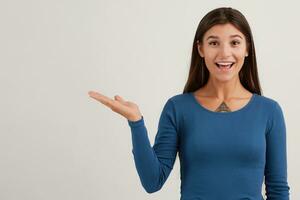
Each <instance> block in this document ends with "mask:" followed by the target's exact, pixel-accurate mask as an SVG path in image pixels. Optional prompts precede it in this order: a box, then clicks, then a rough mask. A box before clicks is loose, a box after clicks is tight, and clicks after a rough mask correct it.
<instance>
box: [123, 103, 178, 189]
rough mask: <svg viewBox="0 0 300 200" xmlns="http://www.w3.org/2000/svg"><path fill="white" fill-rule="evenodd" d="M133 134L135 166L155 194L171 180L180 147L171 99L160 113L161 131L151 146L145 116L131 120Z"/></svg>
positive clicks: (145, 183)
mask: <svg viewBox="0 0 300 200" xmlns="http://www.w3.org/2000/svg"><path fill="white" fill-rule="evenodd" d="M128 124H129V126H130V128H131V135H132V145H133V149H132V153H133V156H134V162H135V166H136V169H137V172H138V175H139V177H140V181H141V183H142V185H143V187H144V189H145V190H146V191H147V192H148V193H153V192H156V191H158V190H160V189H161V187H162V186H163V184H164V183H165V181H166V180H167V178H168V176H169V174H170V172H171V170H172V169H173V165H174V162H175V159H176V154H177V150H178V128H177V121H176V113H175V106H174V103H173V102H172V100H171V99H169V100H168V101H167V102H166V104H165V105H164V107H163V110H162V113H161V115H160V119H159V124H158V131H157V134H156V136H155V141H154V145H153V147H151V144H150V141H149V138H148V134H147V129H146V127H145V124H144V117H143V116H142V119H140V120H138V121H130V120H128Z"/></svg>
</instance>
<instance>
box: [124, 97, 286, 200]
mask: <svg viewBox="0 0 300 200" xmlns="http://www.w3.org/2000/svg"><path fill="white" fill-rule="evenodd" d="M127 121H128V124H129V126H130V129H131V136H132V145H133V149H132V153H133V157H134V162H135V166H136V169H137V172H138V175H139V178H140V181H141V183H142V185H143V187H144V188H145V190H146V191H147V192H148V193H153V192H156V191H158V190H160V189H161V187H162V186H163V185H164V183H165V181H166V180H167V178H168V176H169V174H170V172H171V170H172V168H173V165H174V162H175V159H176V155H177V152H178V157H179V160H180V179H181V186H180V193H181V198H180V199H181V200H246V199H247V200H262V199H263V196H262V184H263V181H264V182H265V185H266V188H265V189H266V190H265V194H266V196H267V200H288V199H289V190H290V187H289V185H288V182H287V153H286V127H285V121H284V116H283V112H282V109H281V107H280V105H279V104H278V102H277V101H275V100H273V99H271V98H268V97H264V96H261V95H258V94H255V93H254V94H253V96H252V97H251V99H250V101H249V102H248V103H247V104H246V105H245V106H244V107H242V108H240V109H239V110H236V111H233V112H214V111H211V110H208V109H207V108H205V107H203V106H202V105H201V104H200V103H199V102H198V101H197V100H196V98H195V96H194V94H193V93H191V92H189V93H184V94H177V95H175V96H173V97H171V98H169V99H168V100H167V102H166V103H165V105H164V107H163V110H162V113H161V116H160V119H159V123H158V131H157V134H156V136H155V142H154V145H153V147H151V144H150V141H149V138H148V134H147V129H146V127H145V124H144V117H143V116H142V119H140V120H138V121H130V120H127Z"/></svg>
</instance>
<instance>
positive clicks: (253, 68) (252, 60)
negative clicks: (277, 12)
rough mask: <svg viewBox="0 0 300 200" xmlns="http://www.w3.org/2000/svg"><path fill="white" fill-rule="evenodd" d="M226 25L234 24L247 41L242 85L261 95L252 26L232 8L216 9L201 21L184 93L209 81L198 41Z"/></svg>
mask: <svg viewBox="0 0 300 200" xmlns="http://www.w3.org/2000/svg"><path fill="white" fill-rule="evenodd" d="M226 23H230V24H232V25H233V26H235V27H236V28H237V29H238V30H239V31H241V32H242V33H243V34H244V35H245V37H246V41H247V48H248V56H247V57H245V61H244V64H243V67H242V69H241V70H240V72H239V78H240V81H241V84H242V85H243V86H244V87H245V88H246V89H247V90H249V91H250V92H252V93H256V94H258V95H261V88H260V84H259V78H258V71H257V64H256V56H255V48H254V41H253V37H252V32H251V29H250V26H249V24H248V22H247V20H246V18H245V17H244V15H243V14H242V13H241V12H240V11H238V10H236V9H233V8H231V7H221V8H217V9H214V10H212V11H210V12H209V13H207V14H206V15H205V16H204V17H203V18H202V20H201V21H200V23H199V25H198V28H197V31H196V34H195V38H194V42H193V50H192V57H191V64H190V70H189V76H188V80H187V82H186V84H185V87H184V90H183V93H187V92H194V91H196V90H197V89H199V88H201V87H202V86H204V85H205V84H206V83H207V81H208V77H209V71H208V69H207V68H206V66H205V62H204V58H202V57H201V56H200V55H199V53H198V49H197V40H199V42H200V43H202V41H203V36H204V34H205V33H206V31H208V30H209V29H210V28H211V27H213V26H214V25H217V24H226Z"/></svg>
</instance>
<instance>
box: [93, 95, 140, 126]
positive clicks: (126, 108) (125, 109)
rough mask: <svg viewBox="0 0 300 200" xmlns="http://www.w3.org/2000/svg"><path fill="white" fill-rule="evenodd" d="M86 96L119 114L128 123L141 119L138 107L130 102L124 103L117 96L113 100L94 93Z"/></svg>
mask: <svg viewBox="0 0 300 200" xmlns="http://www.w3.org/2000/svg"><path fill="white" fill-rule="evenodd" d="M88 94H89V96H90V97H92V98H93V99H96V100H97V101H99V102H100V103H102V104H104V105H106V106H107V107H109V108H110V109H111V110H113V111H114V112H116V113H119V114H120V115H122V116H123V117H125V118H126V119H128V120H129V121H138V120H140V119H141V118H142V114H141V113H140V110H139V108H138V106H137V105H136V104H135V103H133V102H131V101H125V100H124V99H123V98H122V97H120V96H119V95H115V96H114V98H115V99H111V98H109V97H107V96H104V95H102V94H100V93H98V92H95V91H89V93H88Z"/></svg>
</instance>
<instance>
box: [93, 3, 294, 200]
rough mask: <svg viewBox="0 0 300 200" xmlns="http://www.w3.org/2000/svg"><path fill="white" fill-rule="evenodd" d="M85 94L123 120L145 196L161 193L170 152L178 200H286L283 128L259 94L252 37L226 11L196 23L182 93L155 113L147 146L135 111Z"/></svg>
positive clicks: (277, 112)
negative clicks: (177, 169) (153, 133)
mask: <svg viewBox="0 0 300 200" xmlns="http://www.w3.org/2000/svg"><path fill="white" fill-rule="evenodd" d="M89 95H90V96H91V97H92V98H94V99H96V100H98V101H100V102H101V103H103V104H105V105H106V106H108V107H109V108H111V109H112V110H113V111H115V112H117V113H119V114H121V115H122V116H124V117H126V118H127V120H128V124H129V126H130V128H131V133H132V143H133V150H132V153H133V155H134V161H135V165H136V169H137V172H138V174H139V177H140V180H141V183H142V185H143V187H144V188H145V190H146V191H147V192H148V193H153V192H156V191H158V190H160V189H161V187H162V186H163V184H164V183H165V181H166V180H167V178H168V176H169V174H170V172H171V170H172V168H173V165H174V162H175V159H176V155H177V152H178V154H179V159H180V173H181V199H182V200H192V199H204V200H238V199H249V200H250V199H252V200H261V199H263V197H262V194H261V193H262V191H261V188H262V183H263V181H265V185H266V191H265V194H266V196H267V199H268V200H272V199H274V200H275V199H277V200H279V199H280V200H287V199H289V190H290V187H289V186H288V182H287V155H286V127H285V121H284V116H283V112H282V109H281V107H280V105H279V103H278V102H277V101H275V100H273V99H271V98H268V97H264V96H262V95H261V89H260V84H259V79H258V73H257V66H256V56H255V48H254V42H253V37H252V33H251V30H250V27H249V24H248V22H247V20H246V19H245V17H244V16H243V15H242V14H241V13H240V12H239V11H238V10H235V9H232V8H218V9H215V10H212V11H210V12H209V13H208V14H206V16H204V18H203V19H202V20H201V21H200V23H199V25H198V28H197V31H196V35H195V38H194V43H193V51H192V58H191V66H190V71H189V77H188V81H187V83H186V85H185V88H184V91H183V94H178V95H174V96H173V97H171V98H169V99H168V101H167V102H166V103H165V105H164V108H163V110H162V113H161V116H160V119H159V125H158V132H157V135H156V137H155V143H154V145H153V147H151V145H150V142H149V139H148V135H147V129H146V127H145V124H144V118H143V116H142V114H141V113H140V111H139V109H138V106H137V105H136V104H135V103H133V102H130V101H125V100H124V99H123V98H122V97H120V96H118V95H116V96H115V100H113V99H110V98H108V97H106V96H104V95H102V94H100V93H97V92H93V91H91V92H89Z"/></svg>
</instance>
